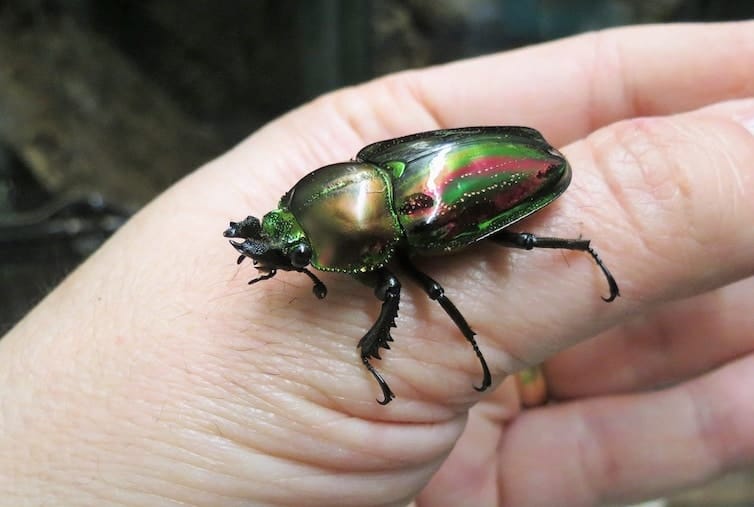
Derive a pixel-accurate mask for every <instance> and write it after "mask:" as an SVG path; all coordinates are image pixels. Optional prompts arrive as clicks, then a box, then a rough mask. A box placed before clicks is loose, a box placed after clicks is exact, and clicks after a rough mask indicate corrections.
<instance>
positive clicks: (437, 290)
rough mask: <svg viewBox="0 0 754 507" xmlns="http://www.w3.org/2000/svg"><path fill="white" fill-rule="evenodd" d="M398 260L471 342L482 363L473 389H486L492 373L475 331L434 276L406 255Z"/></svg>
mask: <svg viewBox="0 0 754 507" xmlns="http://www.w3.org/2000/svg"><path fill="white" fill-rule="evenodd" d="M400 262H401V265H402V266H403V268H404V269H405V270H406V271H407V272H408V274H409V275H410V276H411V278H413V279H414V280H415V281H416V282H417V283H418V284H419V285H421V287H422V289H424V292H426V294H427V296H429V298H430V299H431V300H433V301H437V302H438V303H439V304H440V306H441V307H442V309H443V310H445V313H447V314H448V316H449V317H450V318H451V319H452V320H453V323H454V324H455V325H456V327H458V329H459V330H460V331H461V333H462V334H463V336H464V337H465V338H466V340H467V341H468V342H469V343H470V344H471V347H472V348H473V349H474V353H475V354H476V357H477V358H478V359H479V363H480V364H481V365H482V373H483V378H482V385H480V386H479V387H477V386H474V389H476V390H477V391H480V392H481V391H486V390H487V388H488V387H490V385H491V384H492V375H491V374H490V369H489V367H488V366H487V361H486V360H485V359H484V354H482V351H481V350H480V349H479V345H477V342H476V339H475V338H474V336H476V333H475V332H474V331H473V330H472V329H471V326H469V323H468V322H466V319H465V318H464V316H463V315H462V314H461V312H460V311H459V310H458V308H456V305H454V304H453V302H452V301H451V300H450V299H449V298H448V296H446V295H445V289H443V288H442V285H440V284H439V283H437V281H436V280H435V279H434V278H432V277H430V276H429V275H428V274H426V273H424V272H423V271H420V270H419V268H417V267H416V266H415V265H414V263H413V262H411V260H410V259H409V258H408V256H407V255H405V254H401V255H400Z"/></svg>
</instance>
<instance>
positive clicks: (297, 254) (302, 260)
mask: <svg viewBox="0 0 754 507" xmlns="http://www.w3.org/2000/svg"><path fill="white" fill-rule="evenodd" d="M288 257H290V259H291V264H293V266H294V267H296V268H303V267H305V266H307V265H308V264H309V261H310V260H311V258H312V248H311V247H310V246H309V245H307V244H306V243H299V244H298V245H296V246H295V247H294V248H293V250H291V251H290V253H289V254H288Z"/></svg>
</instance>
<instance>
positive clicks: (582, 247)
mask: <svg viewBox="0 0 754 507" xmlns="http://www.w3.org/2000/svg"><path fill="white" fill-rule="evenodd" d="M491 239H492V240H493V241H495V242H497V243H499V244H501V245H503V246H507V247H510V248H521V249H523V250H531V249H533V248H560V249H564V250H578V251H580V252H586V253H588V254H589V255H591V256H592V259H594V262H596V263H597V266H599V268H600V269H601V270H602V273H603V274H604V275H605V278H606V279H607V284H608V286H609V287H610V295H609V296H608V297H603V298H602V299H603V300H604V301H606V302H608V303H609V302H610V301H613V300H614V299H615V298H617V297H618V296H620V290H619V289H618V282H616V281H615V278H613V275H612V274H611V273H610V270H608V269H607V266H605V264H604V263H603V262H602V259H600V257H599V255H597V252H595V251H594V249H593V248H592V247H591V246H590V245H589V240H588V239H566V238H545V237H539V236H535V235H534V234H530V233H528V232H508V231H500V232H498V233H497V234H495V235H493V236H492V238H491Z"/></svg>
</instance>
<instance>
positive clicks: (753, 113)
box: [733, 99, 754, 135]
mask: <svg viewBox="0 0 754 507" xmlns="http://www.w3.org/2000/svg"><path fill="white" fill-rule="evenodd" d="M735 102H738V103H739V104H740V105H741V106H742V108H741V109H739V111H741V112H738V113H735V114H734V115H733V119H734V120H736V121H737V122H738V123H740V124H741V125H743V127H744V128H745V129H746V130H748V131H749V132H751V134H752V135H754V99H746V100H744V101H740V102H739V101H735Z"/></svg>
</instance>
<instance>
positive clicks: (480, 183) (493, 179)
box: [442, 172, 525, 204]
mask: <svg viewBox="0 0 754 507" xmlns="http://www.w3.org/2000/svg"><path fill="white" fill-rule="evenodd" d="M524 177H525V173H511V172H500V173H497V174H495V175H492V176H489V175H485V176H478V177H469V178H464V180H463V181H457V182H456V183H455V184H454V185H452V186H451V187H450V188H445V189H444V190H443V192H442V200H443V202H444V203H446V204H450V203H453V202H456V201H458V200H460V199H461V198H462V197H464V196H465V195H468V194H471V193H475V192H483V191H488V190H492V189H493V188H495V187H498V188H499V187H502V186H512V185H515V184H516V183H518V182H519V181H521V180H522V179H523V178H524Z"/></svg>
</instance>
